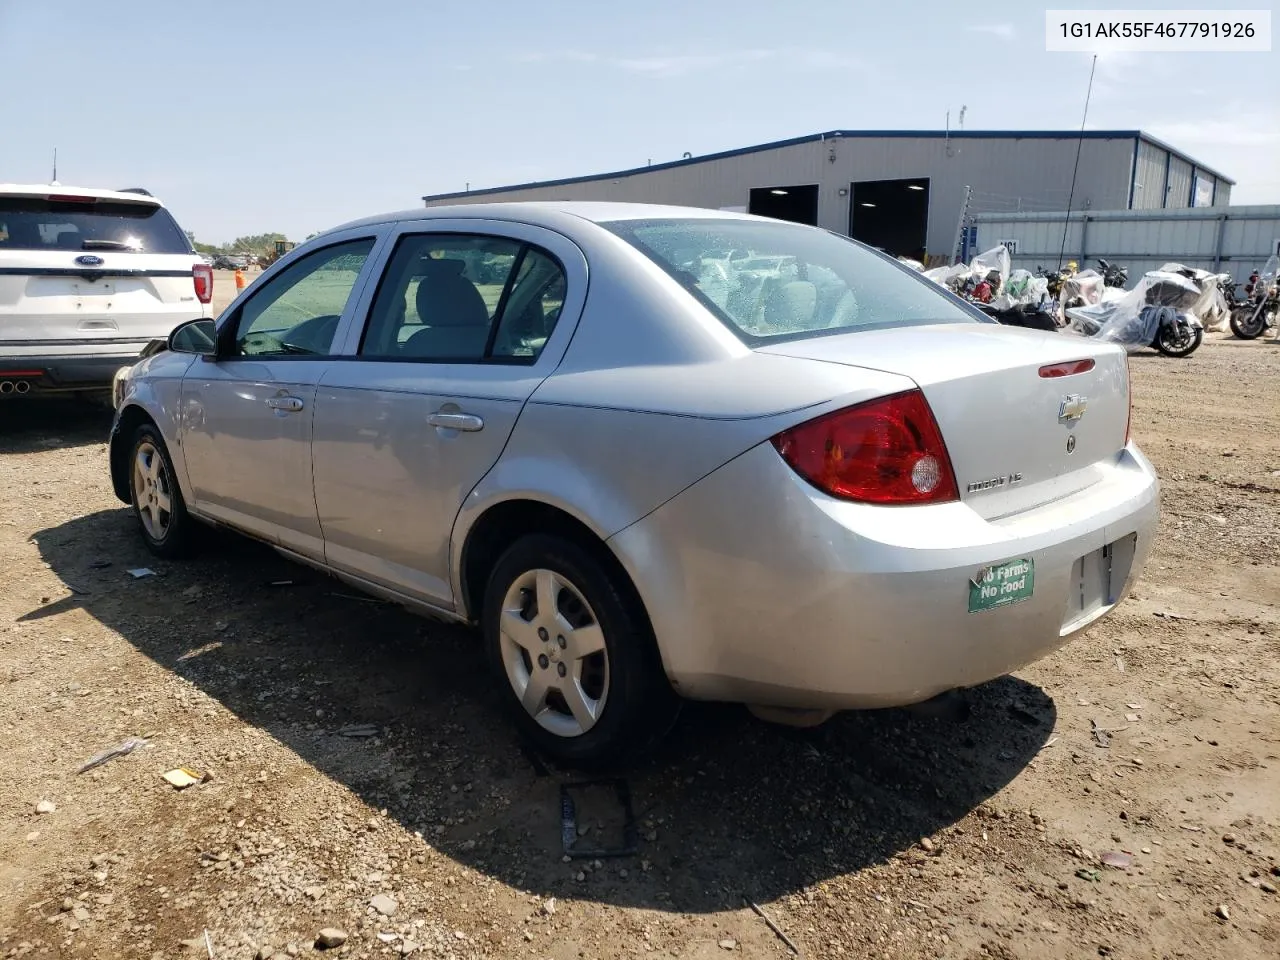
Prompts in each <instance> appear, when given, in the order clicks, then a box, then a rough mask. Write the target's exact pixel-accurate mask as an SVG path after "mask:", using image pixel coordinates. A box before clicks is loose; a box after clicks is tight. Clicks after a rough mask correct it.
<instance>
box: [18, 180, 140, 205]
mask: <svg viewBox="0 0 1280 960" xmlns="http://www.w3.org/2000/svg"><path fill="white" fill-rule="evenodd" d="M0 197H41V198H48V197H92V198H93V199H95V200H118V201H119V202H121V203H137V204H141V205H145V206H150V207H160V206H163V204H162V203H161V202H160V201H159V200H157V199H156V198H155V197H153V196H151V195H150V194H143V193H138V192H137V191H136V190H103V189H102V188H101V187H73V186H68V185H67V184H63V183H0Z"/></svg>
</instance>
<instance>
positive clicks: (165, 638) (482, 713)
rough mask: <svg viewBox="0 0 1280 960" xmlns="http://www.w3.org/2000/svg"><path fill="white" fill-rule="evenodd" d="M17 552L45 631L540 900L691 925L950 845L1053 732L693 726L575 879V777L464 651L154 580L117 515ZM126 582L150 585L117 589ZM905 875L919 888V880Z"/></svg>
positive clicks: (241, 581)
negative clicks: (87, 628) (519, 721)
mask: <svg viewBox="0 0 1280 960" xmlns="http://www.w3.org/2000/svg"><path fill="white" fill-rule="evenodd" d="M34 540H35V542H36V543H37V545H38V547H39V550H40V553H41V555H42V557H43V558H44V559H45V560H46V561H47V562H48V563H49V565H50V566H51V568H52V569H53V570H54V571H55V572H56V573H57V574H58V575H60V576H61V577H62V579H63V580H64V582H66V583H67V584H68V585H69V586H71V587H72V589H73V590H75V591H78V592H76V593H74V594H73V595H72V596H70V597H68V598H67V599H65V600H61V601H56V603H57V604H59V605H60V606H59V607H58V609H66V608H68V607H74V606H79V607H83V608H84V609H85V610H86V611H87V612H89V613H90V614H91V615H92V616H94V617H95V618H96V619H98V620H99V621H101V622H102V623H103V624H105V625H106V626H108V627H110V628H111V629H113V630H115V631H117V632H118V633H120V634H121V635H122V636H123V637H124V638H125V639H126V640H127V641H129V642H130V643H131V644H133V645H134V646H135V647H136V648H137V649H138V650H139V651H141V652H142V653H144V654H146V655H147V656H148V657H150V658H151V659H152V660H153V661H155V662H156V663H157V664H160V665H161V666H163V667H165V668H166V669H168V670H171V671H173V672H174V673H176V674H178V675H180V676H181V677H183V678H185V679H186V680H188V681H190V682H191V683H192V684H194V685H196V686H197V687H199V688H200V689H201V690H202V691H203V692H205V693H206V694H208V695H209V696H211V697H214V698H216V699H217V700H218V701H220V702H221V703H222V704H223V705H225V706H226V707H227V708H228V709H229V710H231V711H232V712H233V713H235V714H236V715H237V716H238V717H239V718H240V719H242V720H243V721H244V722H245V723H248V724H252V725H253V726H256V727H259V728H261V729H263V730H265V731H268V732H269V733H270V734H271V735H272V736H273V737H275V738H277V739H278V740H279V741H281V742H282V743H284V744H286V745H287V746H288V747H289V748H290V749H292V750H293V751H295V752H296V754H297V755H298V756H299V757H300V758H302V759H303V760H305V761H306V762H307V763H308V764H310V765H312V766H314V767H315V768H316V769H317V770H319V771H320V772H322V773H323V774H325V775H326V776H329V777H331V778H333V779H334V780H336V781H339V782H341V783H342V784H344V785H345V786H346V787H348V788H349V789H351V790H352V791H354V792H355V793H356V794H357V795H358V796H360V797H361V798H362V799H363V800H364V801H365V802H367V803H368V804H369V805H370V806H371V807H373V808H375V809H378V810H385V811H386V813H387V816H389V817H393V818H395V819H396V820H397V821H399V822H400V823H402V824H403V825H404V826H405V827H406V828H408V829H410V830H415V831H421V832H422V834H423V836H424V837H425V838H426V839H427V840H428V841H429V842H430V843H431V844H432V845H433V846H435V847H436V848H437V849H439V850H441V851H442V852H444V853H445V854H447V855H449V856H451V857H453V858H454V859H455V860H456V861H457V862H459V863H461V864H465V865H467V866H470V867H473V868H475V869H477V870H479V871H482V872H484V873H486V874H488V875H489V876H492V877H493V878H495V879H498V880H500V881H502V882H504V883H507V884H510V885H512V886H514V887H517V888H518V889H521V890H527V891H531V892H535V893H538V894H539V895H541V896H545V897H550V896H561V897H574V898H580V899H588V900H595V901H599V902H605V903H610V904H614V905H618V906H643V907H648V908H651V909H656V910H663V911H670V912H681V913H705V912H712V911H720V910H732V909H738V908H740V907H741V906H742V901H743V898H744V897H746V898H749V899H752V900H755V901H757V902H767V901H771V900H774V899H776V898H778V897H780V896H785V895H787V894H792V893H797V892H799V891H802V890H803V889H805V888H806V887H808V886H809V885H811V884H813V883H816V882H820V881H822V880H825V879H828V878H830V877H833V876H836V875H840V874H844V873H848V872H850V871H855V870H858V869H859V868H862V867H866V866H869V865H872V864H876V863H880V862H883V861H885V860H886V859H887V858H890V857H892V856H894V855H895V854H898V853H900V852H902V851H906V850H909V849H910V848H912V847H913V846H915V845H917V844H918V841H919V840H920V839H921V838H922V837H928V836H931V835H934V834H936V833H937V831H939V830H940V829H942V828H945V827H948V826H950V825H952V824H953V823H955V821H957V820H958V819H960V818H962V817H963V816H965V815H966V814H967V813H969V812H970V811H971V810H972V809H973V808H974V807H975V806H977V805H979V804H981V803H982V802H983V801H985V800H987V799H988V798H989V797H990V796H991V795H992V794H993V793H994V792H996V791H998V790H999V789H1000V788H1001V787H1003V786H1004V785H1005V784H1007V783H1008V782H1009V781H1010V780H1011V779H1012V778H1013V777H1015V776H1016V775H1017V774H1018V773H1019V772H1020V771H1022V770H1023V768H1024V767H1025V766H1026V764H1027V763H1028V761H1030V760H1031V759H1032V758H1034V757H1035V755H1036V754H1037V752H1038V751H1039V750H1040V749H1041V747H1042V746H1043V745H1044V743H1045V740H1046V738H1047V737H1048V735H1049V733H1050V732H1051V731H1052V729H1053V726H1054V722H1055V720H1056V708H1055V705H1054V703H1053V701H1052V700H1051V699H1050V698H1049V697H1048V696H1047V695H1046V694H1045V693H1044V692H1043V691H1042V690H1041V689H1040V688H1038V687H1035V686H1032V685H1030V684H1028V683H1026V682H1024V681H1022V680H1019V679H1016V678H1012V677H1006V678H1002V679H1000V680H997V681H994V682H992V683H990V684H987V685H985V686H983V687H981V688H978V689H976V690H973V691H969V692H968V693H967V694H966V695H965V696H964V697H963V698H961V699H962V702H963V704H964V705H965V706H966V709H965V710H964V711H961V712H963V713H966V714H967V716H965V717H963V718H960V717H957V716H937V715H936V713H937V712H938V711H919V710H916V711H907V710H882V711H874V712H865V713H850V714H843V715H840V716H837V717H836V718H834V719H833V720H831V721H830V722H828V723H827V724H825V725H823V726H821V727H818V728H814V729H810V730H804V731H795V730H790V729H786V728H779V727H773V726H770V725H767V724H764V723H761V722H759V721H756V720H754V719H753V718H751V717H750V716H749V715H748V714H747V713H746V711H745V710H743V709H742V708H740V707H729V706H720V705H705V704H690V705H689V706H688V708H687V709H686V710H685V711H684V714H683V715H682V718H681V721H680V722H679V724H678V725H677V727H676V729H675V730H674V731H673V732H672V734H671V736H670V737H669V739H668V740H667V742H666V745H665V746H664V748H663V749H662V751H661V752H660V753H659V754H658V755H657V756H655V757H653V758H651V759H649V760H647V761H645V762H644V763H643V764H641V765H639V766H637V767H635V768H633V769H630V770H628V771H626V779H627V783H628V785H629V791H630V795H631V802H632V805H633V808H634V813H635V817H636V821H637V832H638V841H639V849H638V851H637V852H636V854H635V855H633V856H630V857H627V858H623V859H617V860H608V861H607V862H606V861H605V860H604V859H601V861H600V863H601V866H599V867H597V868H595V869H594V872H592V862H591V861H590V860H586V861H580V860H574V861H572V862H565V860H564V859H563V858H564V850H563V848H562V820H561V814H562V808H561V794H560V788H561V784H563V783H565V782H567V781H575V780H578V779H579V778H578V776H576V775H575V774H574V773H573V772H571V771H563V770H557V769H555V768H554V766H553V765H551V764H549V763H547V762H546V761H545V760H544V759H541V758H539V757H536V756H534V755H532V754H530V753H529V752H528V751H527V750H526V749H525V748H523V747H522V745H521V743H520V742H519V741H518V738H517V737H516V736H515V734H514V732H513V728H512V726H511V725H510V724H509V723H508V722H507V720H506V718H505V717H504V715H503V711H502V707H503V701H502V700H501V698H500V696H499V694H500V688H499V687H498V686H497V684H496V682H495V681H494V680H493V679H492V677H491V675H490V673H489V671H488V667H487V664H486V661H485V658H484V656H483V655H482V651H481V649H480V646H479V644H478V643H477V638H476V636H475V635H474V633H473V632H471V631H469V630H467V629H464V628H461V627H455V626H447V625H441V624H439V623H436V622H434V621H429V620H425V619H422V618H419V617H416V616H414V615H412V614H409V613H406V612H404V611H403V610H401V609H399V608H398V607H395V606H393V605H389V604H384V603H381V602H378V601H373V600H370V599H369V598H366V597H364V596H362V595H360V594H358V593H356V592H355V591H353V590H351V589H350V588H347V587H345V586H344V585H342V584H340V583H338V582H337V581H335V580H332V579H330V578H328V577H326V576H324V575H323V574H320V573H317V572H315V571H312V570H310V569H308V568H304V567H301V566H298V565H295V564H293V563H292V562H290V561H288V560H286V559H284V558H282V557H280V556H279V555H277V554H276V553H274V552H273V551H271V550H270V549H268V548H266V547H264V546H261V545H258V544H255V543H252V542H249V541H247V540H243V539H241V538H238V537H233V536H230V535H225V534H213V533H211V534H210V543H209V545H208V546H207V548H206V549H205V550H204V551H203V552H202V553H201V554H200V556H199V557H198V558H196V559H194V560H190V561H186V562H182V563H169V562H164V561H159V560H157V559H156V558H154V557H152V556H151V555H150V554H149V553H147V552H146V550H145V548H144V547H143V546H142V544H141V541H140V540H139V538H138V536H137V534H136V532H135V530H134V520H133V517H132V516H131V514H130V512H129V511H127V510H125V509H120V510H109V511H102V512H99V513H95V514H91V515H88V516H84V517H80V518H77V519H75V520H72V521H69V522H67V523H64V524H61V525H59V526H56V527H51V528H48V529H45V530H42V531H40V532H39V533H38V534H36V536H35V538H34ZM143 566H145V567H148V568H150V569H151V570H153V571H154V572H155V575H154V576H146V577H143V578H141V579H135V578H134V577H132V576H131V575H130V574H129V573H128V571H129V570H130V569H133V568H137V567H143ZM48 609H49V607H42V608H40V609H37V610H33V611H30V612H29V613H28V614H27V615H26V616H25V617H24V618H23V619H27V620H30V619H35V618H38V617H40V616H43V615H46V612H47V610H48ZM942 712H944V713H948V712H950V713H955V712H956V711H942ZM361 727H363V729H361ZM369 734H372V735H369ZM254 773H255V774H256V768H255V770H254ZM220 775H221V776H222V777H230V778H232V779H234V778H235V777H237V776H239V775H241V772H240V771H237V770H235V769H231V770H226V771H224V772H222V773H221V774H220ZM243 775H244V776H248V775H249V774H248V773H244V774H243ZM588 799H589V800H590V798H588ZM591 803H595V804H598V806H591V807H584V808H582V809H581V810H580V813H581V816H580V817H579V819H578V823H579V826H580V827H583V828H587V830H589V831H594V832H588V833H587V834H586V836H584V837H583V841H582V842H588V843H595V842H600V843H606V844H607V843H610V842H612V840H611V831H613V830H615V829H619V828H620V823H619V822H618V818H619V816H620V815H619V814H618V811H617V809H615V808H613V807H611V806H610V804H612V803H613V799H612V795H611V794H610V795H607V796H606V798H605V800H604V801H603V802H602V801H601V800H600V797H599V796H597V797H595V798H594V800H591ZM606 835H609V836H606ZM597 838H599V840H597ZM917 855H918V859H919V862H918V866H919V867H920V869H922V870H923V869H925V868H926V867H928V865H929V864H930V863H931V862H932V860H931V858H929V857H927V856H925V854H924V853H923V851H921V850H920V849H919V847H916V851H915V853H913V854H912V856H913V857H916V856H917ZM935 869H941V867H936V868H935ZM579 876H581V877H582V879H579Z"/></svg>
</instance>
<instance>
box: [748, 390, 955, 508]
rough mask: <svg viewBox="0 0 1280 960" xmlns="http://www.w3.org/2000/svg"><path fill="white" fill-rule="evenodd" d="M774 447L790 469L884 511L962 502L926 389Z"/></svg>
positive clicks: (809, 426) (813, 427) (842, 413)
mask: <svg viewBox="0 0 1280 960" xmlns="http://www.w3.org/2000/svg"><path fill="white" fill-rule="evenodd" d="M773 445H774V447H776V448H777V450H778V453H780V454H781V455H782V458H783V459H784V460H786V461H787V463H788V464H789V465H790V466H791V469H793V470H795V472H796V473H798V474H800V476H802V477H804V479H805V480H807V481H809V482H810V483H811V484H813V485H814V486H815V487H817V488H818V489H819V490H821V491H823V492H824V493H828V494H830V495H831V496H833V497H841V498H843V499H845V500H859V501H861V502H863V503H877V504H885V505H901V504H921V503H943V502H945V501H948V500H957V499H959V497H960V494H959V491H958V490H957V489H956V477H955V472H954V471H953V470H952V468H951V457H950V456H948V454H947V447H946V444H944V443H943V442H942V433H941V432H940V431H939V430H938V424H937V421H936V420H934V419H933V411H932V410H930V409H929V403H928V401H927V400H925V398H924V394H923V393H921V392H920V391H919V390H912V391H910V392H908V393H899V394H895V395H893V396H891V397H882V398H881V399H879V400H872V401H870V402H869V403H862V404H859V405H858V406H856V407H847V408H845V409H844V410H837V411H836V412H835V413H829V414H827V415H826V416H823V417H819V418H818V419H816V420H810V421H809V422H808V423H802V424H800V425H799V426H797V427H792V428H791V429H790V430H784V431H783V432H782V433H780V434H778V435H777V436H776V437H774V438H773Z"/></svg>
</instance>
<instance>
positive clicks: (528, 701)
mask: <svg viewBox="0 0 1280 960" xmlns="http://www.w3.org/2000/svg"><path fill="white" fill-rule="evenodd" d="M1129 389H1130V388H1129V376H1128V367H1127V363H1126V359H1125V354H1124V351H1123V350H1121V349H1120V348H1119V347H1116V346H1110V345H1105V344H1096V343H1091V342H1088V341H1084V340H1081V339H1079V338H1075V337H1064V336H1060V335H1058V334H1054V333H1044V332H1038V331H1031V330H1022V329H1016V328H1009V327H1001V326H998V325H996V324H993V323H990V322H988V321H987V320H986V318H985V317H983V316H982V315H981V314H978V313H975V312H973V311H972V310H971V309H970V308H968V307H967V306H966V305H964V304H963V303H961V302H960V301H959V300H957V299H956V298H954V297H953V296H951V295H950V294H948V293H947V292H945V291H943V290H941V289H939V288H938V287H937V286H935V285H933V284H931V283H929V282H928V281H926V280H922V279H921V278H920V276H919V275H918V274H916V273H914V272H913V271H911V270H910V269H907V268H905V267H903V266H902V265H901V264H899V263H896V262H895V261H894V260H892V259H891V258H889V257H886V256H884V255H882V254H880V253H877V252H875V251H873V250H870V249H868V248H866V247H864V246H861V245H859V244H857V243H854V242H852V241H850V240H849V239H847V238H845V237H841V236H838V235H836V234H833V233H829V232H826V231H823V230H819V229H816V228H812V227H805V226H799V225H795V224H789V223H784V222H781V221H774V220H766V219H761V218H755V217H749V216H744V215H740V214H726V213H719V212H714V211H708V210H695V209H685V208H676V207H656V206H645V205H632V204H575V203H556V204H495V205H476V206H465V207H453V208H449V207H441V208H435V209H430V210H415V211H408V212H404V213H400V214H393V215H387V216H381V217H374V218H370V219H367V220H362V221H358V222H355V223H351V224H348V225H346V226H343V227H339V228H337V229H335V230H333V231H330V232H329V233H326V234H324V235H322V236H319V237H316V238H315V239H313V240H311V241H310V242H308V243H307V244H305V245H303V246H301V247H299V248H298V249H296V250H295V251H293V252H292V253H291V254H289V255H288V256H286V257H285V258H283V259H282V260H281V261H279V262H278V263H277V264H275V265H274V266H272V267H271V268H270V269H268V270H267V271H265V272H264V273H263V274H262V275H261V276H260V277H259V278H258V279H257V280H255V281H254V283H253V284H252V285H251V286H250V287H249V288H248V289H247V290H246V291H244V293H243V294H241V295H240V296H239V297H238V298H237V299H236V301H235V302H234V303H233V304H232V305H231V306H230V307H229V308H228V309H227V310H226V311H225V312H224V313H223V314H222V316H221V317H220V318H219V319H218V320H217V321H216V324H215V322H214V321H210V320H201V321H194V322H192V323H190V324H188V325H185V326H183V327H180V328H178V329H177V330H176V331H175V332H174V334H173V335H172V336H171V337H170V339H169V341H168V343H167V344H165V345H163V346H162V345H159V344H157V345H156V347H155V349H154V351H152V352H151V354H150V355H149V356H147V357H146V358H145V359H144V360H142V361H141V362H140V363H138V364H137V365H136V366H134V367H132V368H130V369H127V370H124V371H122V372H121V373H120V375H119V376H118V379H117V383H116V394H117V412H116V419H115V424H114V427H113V430H112V435H111V444H110V466H111V476H112V480H113V483H114V487H115V491H116V493H117V495H118V496H119V497H120V498H121V500H123V501H125V502H127V503H130V504H132V506H133V508H134V510H135V512H136V514H137V517H138V520H139V526H140V528H141V533H142V536H143V538H144V539H145V541H146V543H147V544H148V546H149V547H150V548H151V549H152V550H154V551H155V552H156V553H158V554H160V555H162V556H166V557H172V556H177V555H179V554H182V553H185V552H186V551H187V550H189V549H190V547H191V546H192V544H193V542H194V540H195V539H196V534H197V533H198V527H199V525H200V523H205V524H216V525H221V526H226V527H230V528H234V529H235V530H238V531H241V532H243V533H245V534H248V535H250V536H253V537H257V538H259V539H261V540H263V541H265V542H267V543H269V544H271V545H273V546H274V547H276V548H277V549H278V550H280V551H281V552H283V553H285V554H287V555H289V556H291V557H294V558H296V559H297V560H300V561H302V562H304V563H308V564H312V565H314V566H317V567H320V568H322V569H324V570H326V571H329V572H330V573H332V574H334V575H336V576H338V577H341V578H343V579H345V580H348V581H350V582H351V583H353V584H355V585H357V586H359V587H360V588H362V589H364V590H367V591H369V592H370V593H373V594H376V595H379V596H382V597H385V598H388V599H391V600H393V601H396V602H398V603H402V604H405V605H406V606H409V607H411V608H414V609H417V610H419V611H422V612H426V613H430V614H433V615H436V616H441V617H446V618H451V619H455V620H460V621H465V622H470V623H475V624H478V625H479V626H480V627H481V628H482V629H481V636H482V638H483V643H484V645H485V647H486V649H487V652H488V654H489V656H490V658H491V660H492V662H493V665H494V670H495V676H496V678H497V682H499V683H500V684H501V685H502V687H503V688H504V690H505V692H506V694H507V699H508V700H509V702H510V706H511V708H512V714H513V716H514V717H515V719H516V722H517V724H518V725H519V726H520V727H521V728H522V729H523V731H524V732H525V733H526V734H527V735H528V736H529V737H531V738H532V739H533V740H534V741H535V743H536V744H537V745H539V746H540V747H542V748H543V749H544V750H546V751H548V752H549V753H551V754H553V755H555V756H557V757H558V758H560V759H562V760H565V761H568V762H575V763H594V762H598V761H601V760H607V759H612V758H617V757H619V756H623V755H626V754H628V753H632V752H634V751H636V750H638V749H642V748H644V747H645V746H647V745H649V744H651V743H652V742H654V741H655V740H656V739H657V738H659V737H660V736H662V735H663V734H664V733H665V732H666V731H667V730H668V729H669V727H670V724H671V722H672V720H673V719H674V717H675V714H676V710H677V708H678V705H679V703H680V700H681V698H695V699H703V700H722V701H733V702H740V703H745V704H748V705H750V706H751V707H753V708H754V709H755V710H756V711H757V712H758V713H760V714H761V715H764V716H767V717H769V718H772V719H776V720H782V721H784V722H794V723H812V722H816V721H820V720H821V719H824V718H825V717H826V716H828V715H830V713H832V712H833V711H837V710H843V709H850V708H868V707H883V706H890V705H903V704H910V703H915V702H919V701H923V700H926V699H928V698H931V697H933V696H935V695H937V694H939V693H942V692H945V691H949V690H952V689H955V688H962V687H967V686H972V685H975V684H979V683H982V682H984V681H987V680H990V679H992V678H994V677H997V676H999V675H1001V674H1004V673H1006V672H1008V671H1010V670H1013V669H1015V668H1017V667H1019V666H1022V665H1024V664H1026V663H1029V662H1031V661H1033V660H1035V659H1037V658H1039V657H1042V656H1044V655H1046V654H1048V653H1049V652H1051V651H1052V650H1054V649H1056V648H1057V647H1059V646H1060V645H1061V644H1063V643H1064V642H1065V641H1066V640H1067V638H1068V637H1070V636H1071V635H1073V634H1074V633H1076V632H1077V631H1079V630H1081V629H1083V628H1085V627H1087V626H1088V625H1090V624H1092V623H1094V622H1095V621H1097V620H1098V619H1099V618H1100V617H1102V616H1104V615H1105V614H1107V613H1108V612H1109V611H1111V610H1112V609H1114V607H1115V606H1116V605H1117V604H1118V603H1119V602H1120V601H1121V599H1122V598H1123V597H1124V595H1125V593H1126V592H1127V591H1128V589H1129V587H1130V585H1131V584H1132V583H1133V581H1134V579H1135V578H1136V577H1137V575H1138V574H1139V572H1140V570H1141V569H1142V566H1143V564H1144V562H1145V561H1146V558H1147V555H1148V553H1149V551H1150V549H1151V545H1152V538H1153V535H1154V531H1155V527H1156V519H1157V483H1156V478H1155V475H1154V472H1153V471H1152V469H1151V466H1150V464H1149V463H1148V462H1147V460H1146V459H1145V458H1144V457H1143V455H1142V454H1141V453H1140V452H1139V451H1138V449H1137V447H1136V446H1134V445H1133V443H1131V442H1130V439H1129V426H1128V421H1129V407H1130V399H1129Z"/></svg>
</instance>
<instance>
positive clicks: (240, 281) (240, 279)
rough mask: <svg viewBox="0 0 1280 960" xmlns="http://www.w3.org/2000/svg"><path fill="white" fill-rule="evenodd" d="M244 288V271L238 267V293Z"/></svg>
mask: <svg viewBox="0 0 1280 960" xmlns="http://www.w3.org/2000/svg"><path fill="white" fill-rule="evenodd" d="M243 289H244V271H243V270H241V269H240V268H239V267H236V293H239V292H240V291H241V290H243Z"/></svg>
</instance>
